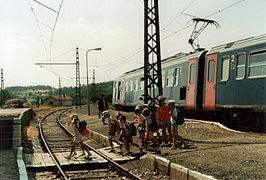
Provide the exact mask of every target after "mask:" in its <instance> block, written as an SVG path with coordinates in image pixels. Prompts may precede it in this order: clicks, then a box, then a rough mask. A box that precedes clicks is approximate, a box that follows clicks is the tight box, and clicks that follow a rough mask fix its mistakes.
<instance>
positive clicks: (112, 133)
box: [103, 111, 115, 152]
mask: <svg viewBox="0 0 266 180" xmlns="http://www.w3.org/2000/svg"><path fill="white" fill-rule="evenodd" d="M103 118H104V119H107V121H108V140H109V143H110V146H111V150H110V152H115V150H114V146H113V141H115V140H114V137H115V121H114V119H113V118H112V117H111V116H110V114H109V112H108V111H104V112H103Z"/></svg>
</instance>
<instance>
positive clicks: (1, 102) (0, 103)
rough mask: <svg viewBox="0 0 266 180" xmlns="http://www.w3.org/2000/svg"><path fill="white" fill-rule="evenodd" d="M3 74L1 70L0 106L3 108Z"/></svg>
mask: <svg viewBox="0 0 266 180" xmlns="http://www.w3.org/2000/svg"><path fill="white" fill-rule="evenodd" d="M4 89H5V88H4V72H3V69H1V101H0V105H1V106H3V104H4Z"/></svg>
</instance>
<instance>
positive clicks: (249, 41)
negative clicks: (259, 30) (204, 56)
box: [208, 34, 266, 54]
mask: <svg viewBox="0 0 266 180" xmlns="http://www.w3.org/2000/svg"><path fill="white" fill-rule="evenodd" d="M261 43H266V34H263V35H260V36H255V37H250V38H246V39H242V40H238V41H233V42H230V43H226V44H222V45H219V46H214V47H213V48H211V49H210V50H209V52H208V54H212V53H215V52H220V53H221V52H227V51H232V50H234V49H239V48H244V47H247V46H251V45H256V44H261Z"/></svg>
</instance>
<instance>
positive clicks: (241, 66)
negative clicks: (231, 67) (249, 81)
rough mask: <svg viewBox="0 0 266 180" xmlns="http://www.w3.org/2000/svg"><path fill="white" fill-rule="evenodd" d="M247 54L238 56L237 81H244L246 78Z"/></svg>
mask: <svg viewBox="0 0 266 180" xmlns="http://www.w3.org/2000/svg"><path fill="white" fill-rule="evenodd" d="M245 65H246V54H245V53H241V54H238V55H237V56H236V79H243V78H244V76H245Z"/></svg>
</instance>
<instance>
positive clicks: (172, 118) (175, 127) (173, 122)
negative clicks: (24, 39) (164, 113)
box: [167, 100, 186, 150]
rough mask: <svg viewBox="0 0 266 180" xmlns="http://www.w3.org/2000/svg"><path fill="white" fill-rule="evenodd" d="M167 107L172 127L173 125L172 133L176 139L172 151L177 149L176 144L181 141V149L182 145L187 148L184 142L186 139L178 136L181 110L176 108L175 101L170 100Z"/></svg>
mask: <svg viewBox="0 0 266 180" xmlns="http://www.w3.org/2000/svg"><path fill="white" fill-rule="evenodd" d="M167 107H168V109H169V113H170V121H171V125H172V133H173V137H174V142H173V146H172V147H171V148H170V149H171V150H175V149H177V144H176V140H177V139H179V140H180V143H179V147H182V145H183V144H184V147H186V142H185V141H184V138H183V137H182V136H180V135H178V124H177V121H178V115H179V113H180V112H179V110H178V109H177V108H176V107H175V101H174V100H169V101H168V104H167Z"/></svg>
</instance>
